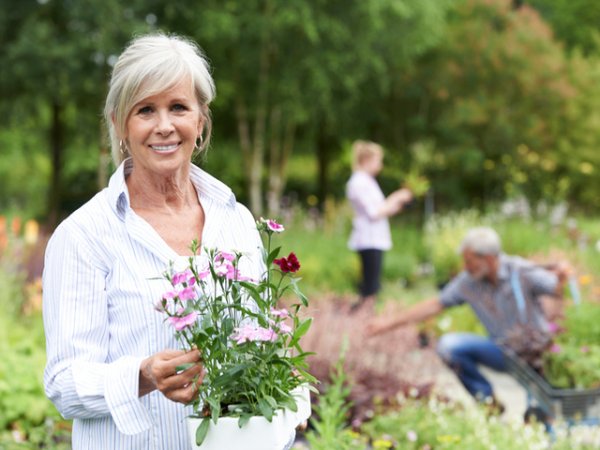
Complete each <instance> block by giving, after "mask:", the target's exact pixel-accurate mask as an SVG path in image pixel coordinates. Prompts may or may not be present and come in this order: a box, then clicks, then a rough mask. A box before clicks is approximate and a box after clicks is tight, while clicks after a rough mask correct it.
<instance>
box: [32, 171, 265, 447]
mask: <svg viewBox="0 0 600 450" xmlns="http://www.w3.org/2000/svg"><path fill="white" fill-rule="evenodd" d="M131 169H132V162H131V160H126V161H125V162H124V163H123V164H121V166H120V167H119V168H118V170H117V171H116V172H115V173H114V175H113V176H112V177H111V179H110V182H109V185H108V187H107V188H106V189H104V190H102V191H101V192H99V193H98V194H97V195H96V196H94V198H92V199H91V200H90V201H89V202H88V203H86V204H85V205H84V206H82V207H81V208H80V209H78V210H77V211H76V212H74V213H73V214H72V215H71V216H70V217H69V218H67V219H66V220H65V221H64V222H63V223H61V224H60V226H59V227H58V228H57V229H56V231H55V233H54V235H53V236H52V238H51V240H50V242H49V244H48V247H47V250H46V260H45V268H44V277H43V291H44V302H43V306H44V326H45V332H46V342H47V354H48V356H47V357H48V361H47V366H46V370H45V373H44V384H45V389H46V394H47V395H48V397H49V398H50V399H51V400H52V401H53V402H54V404H55V405H56V407H57V408H58V410H59V411H60V413H61V414H62V415H63V416H64V417H65V418H73V419H74V422H73V448H74V449H76V450H78V449H99V450H100V449H101V450H106V449H111V450H112V449H127V450H131V449H140V450H142V449H143V450H148V449H157V450H159V449H165V450H167V449H168V450H173V449H186V450H187V449H188V448H190V445H189V443H188V437H187V431H186V423H185V420H184V419H185V417H186V416H187V415H188V414H189V413H190V410H189V408H188V407H185V406H184V405H182V404H180V403H175V402H172V401H170V400H168V399H167V398H166V397H164V396H163V395H162V394H161V393H160V392H158V391H154V392H152V393H150V394H148V395H145V396H144V397H141V398H139V397H138V383H139V368H140V363H141V361H142V360H143V359H144V358H146V357H148V356H150V355H152V354H154V353H156V352H158V351H161V350H164V349H169V348H178V344H177V342H176V340H175V338H174V330H173V328H172V327H171V326H170V325H169V324H168V323H166V322H164V321H163V319H164V317H163V316H162V315H161V314H159V313H157V312H156V311H155V310H154V308H153V302H154V300H156V299H157V298H159V297H160V296H161V295H162V294H163V293H164V292H165V291H166V290H167V289H168V284H167V282H166V281H163V280H156V279H154V280H152V278H157V277H160V275H161V274H162V273H163V272H164V271H165V269H166V268H167V266H168V264H169V262H170V261H175V262H179V263H181V262H183V261H186V260H187V258H183V257H181V256H179V255H177V254H176V253H175V251H174V250H172V249H171V248H170V247H169V246H168V245H167V244H166V243H165V242H164V240H163V239H162V238H161V237H160V236H159V235H158V233H157V232H156V231H155V230H154V229H153V228H152V227H151V226H150V225H149V224H148V223H147V222H146V221H144V220H143V219H142V218H140V217H139V216H137V215H136V214H135V212H134V211H133V210H132V209H131V207H130V202H129V193H128V191H127V185H126V184H125V178H126V176H127V174H128V173H129V172H130V171H131ZM190 178H191V181H192V183H193V184H194V186H195V187H196V191H197V193H198V198H199V200H200V203H201V204H202V207H203V209H204V212H205V217H206V219H205V225H204V230H203V235H202V245H203V246H204V247H207V248H220V249H223V250H237V251H241V252H244V253H246V254H248V258H242V261H240V264H241V267H240V270H241V271H242V273H244V274H245V275H248V276H251V277H253V278H257V279H258V278H259V277H260V275H261V273H260V272H261V268H262V259H261V250H260V249H261V247H262V243H261V240H260V236H259V234H258V232H257V230H256V225H255V222H254V219H253V217H252V215H251V214H250V212H249V211H248V210H247V209H246V208H245V207H244V206H242V205H240V204H238V203H236V200H235V196H234V195H233V193H232V192H231V190H230V189H229V188H228V187H227V186H225V185H224V184H223V183H221V182H220V181H218V180H217V179H215V178H214V177H212V176H210V175H209V174H207V173H206V172H204V171H202V170H201V169H199V168H197V167H196V166H193V165H192V166H191V170H190ZM244 260H245V262H244Z"/></svg>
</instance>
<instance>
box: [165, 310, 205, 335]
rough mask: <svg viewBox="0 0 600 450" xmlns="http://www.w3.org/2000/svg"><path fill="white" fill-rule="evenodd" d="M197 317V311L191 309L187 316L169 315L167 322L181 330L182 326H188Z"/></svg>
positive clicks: (194, 321) (192, 323)
mask: <svg viewBox="0 0 600 450" xmlns="http://www.w3.org/2000/svg"><path fill="white" fill-rule="evenodd" d="M197 317H198V313H197V312H196V311H192V312H191V313H189V314H188V315H187V316H182V317H178V316H172V317H169V322H170V323H171V325H173V327H175V329H176V330H177V331H181V330H183V329H184V328H187V327H190V326H192V325H194V323H196V318H197Z"/></svg>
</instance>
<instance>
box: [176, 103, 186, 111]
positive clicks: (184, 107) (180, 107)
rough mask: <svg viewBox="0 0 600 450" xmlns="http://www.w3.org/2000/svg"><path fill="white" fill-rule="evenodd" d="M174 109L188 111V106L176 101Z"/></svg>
mask: <svg viewBox="0 0 600 450" xmlns="http://www.w3.org/2000/svg"><path fill="white" fill-rule="evenodd" d="M173 111H187V108H186V106H185V105H182V104H181V103H176V104H174V105H173Z"/></svg>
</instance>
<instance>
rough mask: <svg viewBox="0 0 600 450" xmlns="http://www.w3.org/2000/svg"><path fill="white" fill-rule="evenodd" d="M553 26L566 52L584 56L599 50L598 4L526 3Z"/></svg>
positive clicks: (584, 0)
mask: <svg viewBox="0 0 600 450" xmlns="http://www.w3.org/2000/svg"><path fill="white" fill-rule="evenodd" d="M527 4H529V5H531V6H533V7H534V8H535V9H537V10H538V11H539V12H540V13H541V14H542V16H544V18H545V19H546V20H547V21H548V22H549V23H550V24H551V25H552V28H553V29H554V32H555V34H556V37H557V38H558V39H560V40H561V41H563V42H565V43H566V45H567V47H568V48H571V49H578V50H581V51H583V52H584V53H585V54H591V53H598V52H599V50H600V2H597V1H596V0H528V1H527Z"/></svg>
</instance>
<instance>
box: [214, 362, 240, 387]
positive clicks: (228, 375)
mask: <svg viewBox="0 0 600 450" xmlns="http://www.w3.org/2000/svg"><path fill="white" fill-rule="evenodd" d="M248 367H249V365H248V364H238V365H237V366H234V367H232V368H231V369H228V370H227V371H226V372H225V373H223V374H222V375H220V376H218V377H217V378H215V380H214V381H213V383H212V386H213V387H214V388H215V389H219V388H221V387H223V386H226V385H227V384H229V383H231V382H233V381H234V380H235V379H236V378H239V377H240V376H241V375H242V372H243V371H244V370H245V369H247V368H248Z"/></svg>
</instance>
